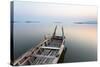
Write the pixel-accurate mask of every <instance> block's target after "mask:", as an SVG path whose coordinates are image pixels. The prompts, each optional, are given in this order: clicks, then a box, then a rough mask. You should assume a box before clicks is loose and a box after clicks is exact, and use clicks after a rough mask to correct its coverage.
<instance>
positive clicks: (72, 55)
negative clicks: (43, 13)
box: [14, 22, 97, 63]
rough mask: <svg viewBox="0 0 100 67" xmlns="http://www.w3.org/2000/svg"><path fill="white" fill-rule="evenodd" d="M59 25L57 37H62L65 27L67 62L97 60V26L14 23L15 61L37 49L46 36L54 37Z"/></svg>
mask: <svg viewBox="0 0 100 67" xmlns="http://www.w3.org/2000/svg"><path fill="white" fill-rule="evenodd" d="M56 25H58V27H59V28H58V29H57V35H61V26H63V27H64V33H65V37H66V42H65V47H66V48H67V51H66V52H65V55H64V63H66V62H80V61H81V62H82V61H96V60H97V35H96V34H97V30H96V24H72V25H67V24H65V23H61V24H57V23H53V24H52V23H48V24H45V23H24V22H21V23H14V59H17V58H18V57H19V56H21V55H22V54H23V53H25V52H26V51H27V50H29V49H30V48H32V47H35V46H36V45H37V44H38V43H39V42H40V41H41V40H43V39H44V35H48V36H50V35H52V33H53V31H54V28H55V26H56Z"/></svg>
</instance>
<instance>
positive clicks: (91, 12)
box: [14, 1, 97, 23]
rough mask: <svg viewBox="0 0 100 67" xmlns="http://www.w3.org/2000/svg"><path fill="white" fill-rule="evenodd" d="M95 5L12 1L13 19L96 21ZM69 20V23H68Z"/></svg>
mask: <svg viewBox="0 0 100 67" xmlns="http://www.w3.org/2000/svg"><path fill="white" fill-rule="evenodd" d="M96 19H97V8H96V6H83V5H67V4H56V3H38V2H31V1H30V2H28V1H27V2H25V1H18V2H15V3H14V20H15V21H22V20H25V21H27V20H31V21H43V22H44V20H45V21H50V22H53V21H60V22H61V21H63V22H66V21H70V22H74V21H75V22H79V21H96ZM70 22H69V23H70Z"/></svg>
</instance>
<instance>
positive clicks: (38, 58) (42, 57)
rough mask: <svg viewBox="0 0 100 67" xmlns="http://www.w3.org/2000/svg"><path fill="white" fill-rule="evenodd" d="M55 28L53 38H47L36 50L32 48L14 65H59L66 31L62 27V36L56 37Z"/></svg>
mask: <svg viewBox="0 0 100 67" xmlns="http://www.w3.org/2000/svg"><path fill="white" fill-rule="evenodd" d="M56 29H57V26H56V27H55V30H54V33H53V35H52V37H51V38H46V40H44V41H43V42H41V43H40V44H38V45H37V46H36V47H35V48H31V49H30V50H29V51H27V52H26V53H25V54H24V55H22V56H21V57H19V58H18V59H17V60H16V61H15V62H14V64H13V65H24V64H27V63H28V62H29V64H51V63H57V62H58V60H59V58H60V56H61V53H62V51H63V49H64V30H63V27H62V36H56V35H55V34H56Z"/></svg>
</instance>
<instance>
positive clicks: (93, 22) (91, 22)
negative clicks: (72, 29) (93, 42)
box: [73, 21, 97, 24]
mask: <svg viewBox="0 0 100 67" xmlns="http://www.w3.org/2000/svg"><path fill="white" fill-rule="evenodd" d="M73 23H74V24H97V22H96V21H87V22H73Z"/></svg>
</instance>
